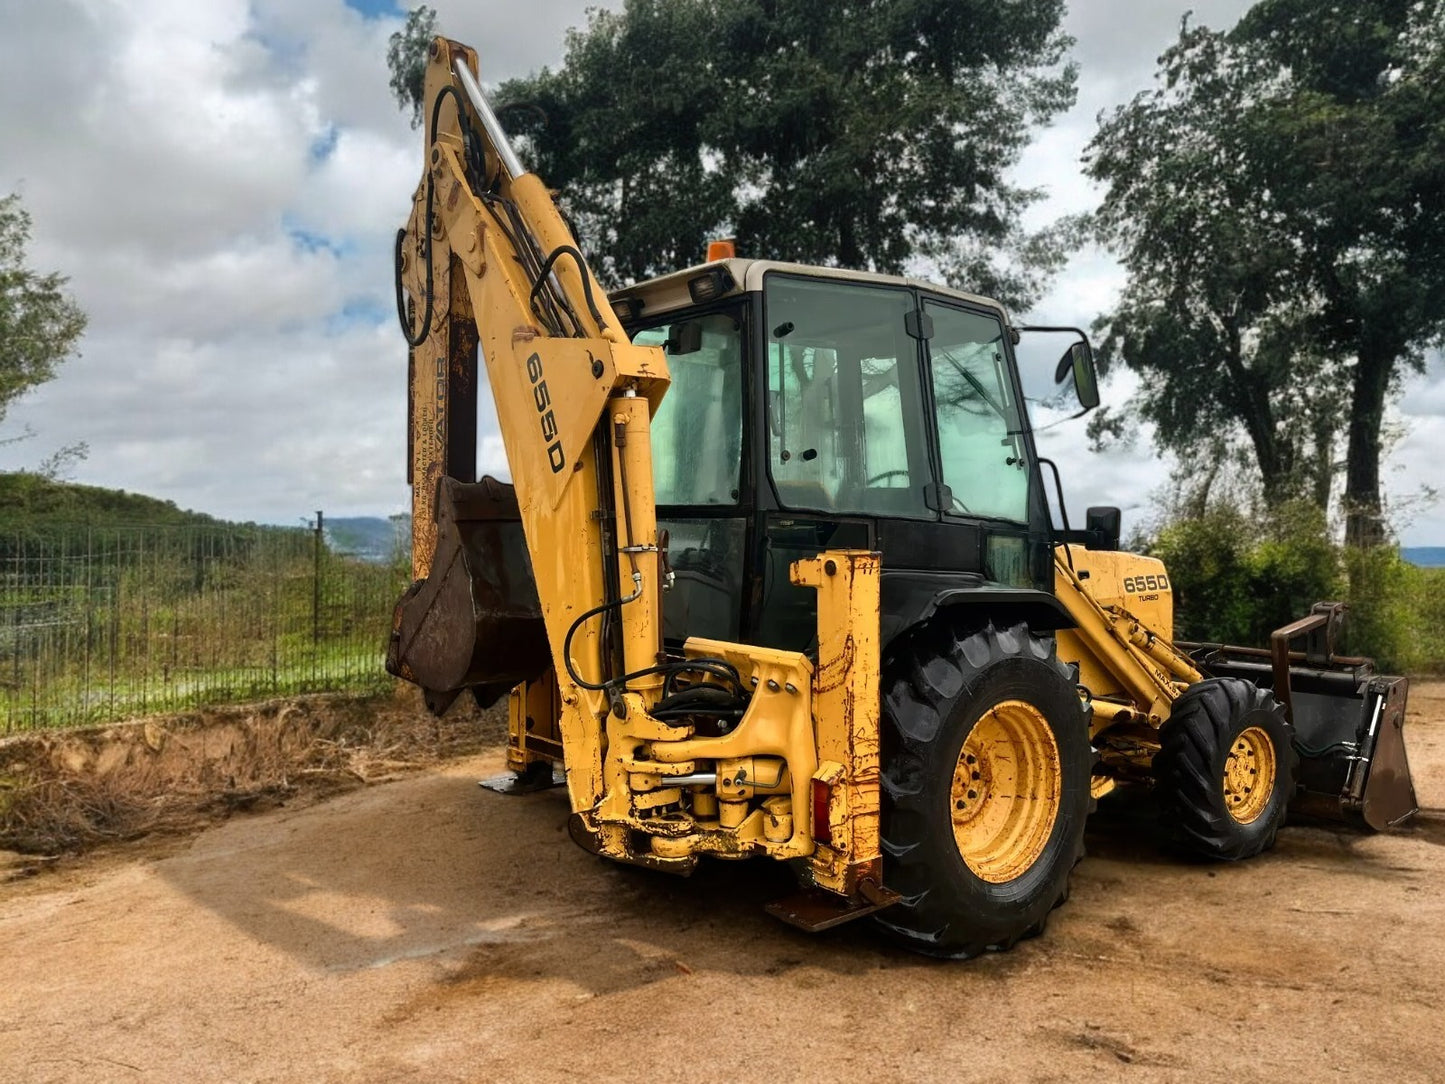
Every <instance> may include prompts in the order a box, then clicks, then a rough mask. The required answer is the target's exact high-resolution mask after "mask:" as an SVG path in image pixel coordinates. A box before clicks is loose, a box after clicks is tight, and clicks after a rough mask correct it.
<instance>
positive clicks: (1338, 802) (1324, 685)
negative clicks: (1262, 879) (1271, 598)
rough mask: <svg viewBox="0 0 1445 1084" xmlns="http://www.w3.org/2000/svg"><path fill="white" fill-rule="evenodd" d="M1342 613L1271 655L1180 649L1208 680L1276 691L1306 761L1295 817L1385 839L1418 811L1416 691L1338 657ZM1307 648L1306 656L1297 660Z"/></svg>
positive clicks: (1291, 632)
mask: <svg viewBox="0 0 1445 1084" xmlns="http://www.w3.org/2000/svg"><path fill="white" fill-rule="evenodd" d="M1344 612H1345V607H1344V605H1343V604H1342V603H1337V602H1321V603H1316V604H1315V607H1314V610H1313V612H1312V613H1311V614H1310V616H1309V617H1305V618H1302V619H1301V620H1299V621H1296V622H1295V623H1294V624H1292V625H1287V626H1285V627H1284V628H1282V629H1279V630H1277V631H1276V632H1275V633H1274V634H1273V636H1272V637H1271V638H1270V649H1269V650H1268V651H1264V650H1260V649H1257V648H1242V647H1225V646H1221V645H1216V644H1209V645H1202V644H1191V645H1181V646H1186V647H1188V648H1189V649H1190V651H1191V654H1192V655H1193V656H1194V658H1195V659H1196V661H1197V662H1198V663H1200V664H1201V665H1202V666H1203V667H1204V668H1205V669H1206V670H1207V671H1208V672H1209V673H1210V674H1213V675H1217V676H1231V677H1242V678H1245V679H1247V680H1249V681H1252V682H1254V683H1255V684H1256V685H1259V686H1261V687H1263V688H1267V689H1272V690H1273V691H1274V694H1275V698H1276V699H1278V700H1279V702H1280V703H1281V704H1282V705H1283V706H1284V709H1285V713H1286V715H1287V716H1288V717H1289V719H1290V721H1291V722H1292V723H1293V724H1294V731H1295V748H1296V750H1297V751H1298V752H1299V757H1300V764H1299V775H1298V777H1297V789H1296V792H1295V798H1294V801H1293V802H1292V803H1291V805H1290V811H1291V812H1292V813H1296V814H1300V815H1302V816H1306V817H1311V818H1315V819H1319V820H1333V821H1341V822H1344V823H1347V824H1352V825H1354V826H1355V827H1360V828H1372V829H1374V830H1375V831H1383V830H1384V829H1386V828H1391V827H1394V826H1395V825H1398V824H1400V823H1402V822H1404V821H1405V820H1408V819H1409V818H1410V817H1411V816H1413V815H1414V814H1415V813H1416V812H1418V810H1419V805H1418V803H1417V802H1416V799H1415V784H1414V781H1413V780H1412V779H1411V776H1410V761H1409V758H1408V757H1407V756H1406V753H1405V736H1404V728H1405V703H1406V698H1407V697H1408V695H1409V690H1410V682H1409V681H1408V680H1407V679H1406V678H1403V677H1387V676H1381V675H1377V674H1376V673H1375V672H1374V663H1373V662H1372V661H1371V660H1369V659H1361V658H1344V657H1341V656H1338V655H1336V654H1335V652H1334V641H1335V635H1336V633H1337V632H1338V631H1339V627H1340V624H1341V622H1342V621H1343V618H1344ZM1299 639H1304V640H1305V650H1304V651H1292V650H1291V649H1290V647H1291V643H1292V642H1293V641H1295V640H1299Z"/></svg>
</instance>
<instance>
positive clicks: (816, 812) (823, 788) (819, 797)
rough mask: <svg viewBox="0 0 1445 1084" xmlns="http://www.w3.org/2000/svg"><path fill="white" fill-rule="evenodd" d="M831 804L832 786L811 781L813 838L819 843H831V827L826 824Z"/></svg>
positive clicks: (820, 781)
mask: <svg viewBox="0 0 1445 1084" xmlns="http://www.w3.org/2000/svg"><path fill="white" fill-rule="evenodd" d="M832 804H833V784H831V783H825V782H823V780H821V779H814V780H813V838H814V839H815V840H816V841H817V842H819V843H832V842H833V831H832V826H831V825H830V824H829V823H828V807H829V806H830V805H832Z"/></svg>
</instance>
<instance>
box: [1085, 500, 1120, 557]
mask: <svg viewBox="0 0 1445 1084" xmlns="http://www.w3.org/2000/svg"><path fill="white" fill-rule="evenodd" d="M1122 519H1123V516H1122V515H1121V514H1120V512H1119V510H1118V509H1117V508H1112V507H1109V506H1107V505H1102V506H1100V507H1097V508H1090V509H1089V510H1088V511H1087V512H1085V513H1084V530H1085V531H1086V532H1087V533H1088V534H1089V543H1088V547H1087V548H1089V549H1091V550H1117V549H1118V548H1119V528H1120V526H1121V521H1122Z"/></svg>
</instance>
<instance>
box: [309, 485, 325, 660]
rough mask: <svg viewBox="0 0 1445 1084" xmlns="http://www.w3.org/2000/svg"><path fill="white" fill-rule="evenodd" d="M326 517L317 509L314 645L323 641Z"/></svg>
mask: <svg viewBox="0 0 1445 1084" xmlns="http://www.w3.org/2000/svg"><path fill="white" fill-rule="evenodd" d="M324 526H325V517H324V516H323V515H322V513H321V509H319V508H318V509H316V540H315V543H314V545H313V551H314V557H315V565H316V568H315V571H314V573H313V574H312V577H311V644H312V646H313V647H315V646H317V645H319V644H320V643H321V548H322V546H323V544H324V538H323V534H322V532H323V530H324Z"/></svg>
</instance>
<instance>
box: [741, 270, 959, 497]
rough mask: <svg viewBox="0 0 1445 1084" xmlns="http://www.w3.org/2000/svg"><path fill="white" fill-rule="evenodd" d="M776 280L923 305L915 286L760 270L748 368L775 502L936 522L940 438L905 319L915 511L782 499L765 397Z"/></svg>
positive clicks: (907, 445)
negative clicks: (912, 394) (913, 409)
mask: <svg viewBox="0 0 1445 1084" xmlns="http://www.w3.org/2000/svg"><path fill="white" fill-rule="evenodd" d="M777 280H783V281H794V282H805V283H810V284H814V285H825V286H826V285H835V286H839V287H846V288H849V289H862V290H874V291H878V292H886V293H890V294H894V295H903V296H904V297H906V298H907V299H908V301H909V303H910V306H911V308H910V309H909V310H907V311H909V312H914V313H916V312H918V311H920V306H921V300H920V296H919V291H918V290H917V289H916V288H915V287H913V286H911V285H905V284H902V283H889V282H868V281H865V280H858V279H853V278H844V277H836V278H835V277H833V276H829V275H800V274H796V273H790V272H786V271H771V270H770V271H768V272H766V273H765V274H764V275H763V281H762V285H761V288H760V289H759V290H758V293H757V297H758V311H759V326H758V330H757V333H756V335H755V338H754V342H755V343H756V348H757V350H758V351H759V354H758V357H759V361H758V362H757V363H756V364H754V365H753V366H750V369H751V370H752V372H753V373H754V374H756V375H757V376H758V379H759V380H760V384H759V386H758V387H757V389H756V394H757V400H758V403H759V411H758V415H757V417H758V419H760V420H759V421H757V424H758V425H759V432H760V433H761V434H762V440H761V441H755V442H753V443H754V444H755V446H756V447H757V448H758V450H759V452H761V454H762V458H763V460H764V471H763V474H762V478H763V480H764V481H765V483H766V485H767V487H768V490H769V492H770V493H771V495H772V498H773V502H774V506H775V507H776V508H777V509H779V510H780V511H785V512H790V513H791V512H797V513H807V514H811V515H821V516H826V517H829V518H830V519H838V518H844V519H852V520H870V519H900V520H905V519H906V520H912V521H918V522H931V523H936V522H938V521H939V518H940V517H939V511H938V509H937V508H936V507H935V505H936V504H937V503H938V502H937V501H936V500H935V497H934V494H935V493H936V491H937V486H938V476H939V469H938V440H937V433H936V423H935V421H934V420H933V419H932V418H931V410H932V386H931V381H930V380H928V379H926V377H925V373H924V364H925V355H924V351H923V344H922V342H921V341H920V340H919V339H918V338H917V336H916V335H914V334H913V333H912V332H911V331H909V330H908V327H907V325H906V324H905V327H904V328H903V329H902V330H903V332H904V335H905V337H906V338H907V339H908V341H909V342H910V343H911V344H912V345H911V356H912V364H913V368H912V370H911V373H912V376H911V379H912V380H913V382H914V387H915V389H916V392H917V398H918V407H919V409H920V410H921V412H922V413H921V419H920V421H921V424H918V425H915V426H912V427H909V426H908V425H907V418H906V414H903V415H902V416H903V417H904V422H905V424H904V428H903V436H904V449H905V454H906V455H907V457H908V461H909V468H908V469H909V474H910V477H912V478H914V479H915V480H917V481H919V482H920V483H921V488H922V490H923V496H922V498H921V500H920V502H919V505H920V506H919V507H918V508H917V509H916V510H913V511H908V512H894V511H889V512H883V511H879V510H876V509H873V510H869V509H858V508H822V507H817V506H813V505H801V504H791V503H788V502H787V501H784V500H783V498H782V496H781V494H780V492H779V490H778V483H777V480H776V479H775V478H774V476H773V446H774V440H775V438H774V434H773V431H772V426H771V425H770V424H769V422H768V410H769V401H770V396H771V395H772V390H771V385H770V380H771V375H770V364H771V357H770V353H769V345H770V344H771V343H772V342H773V341H774V340H773V338H772V334H771V327H772V320H771V318H770V317H769V315H768V296H769V289H770V287H771V286H772V285H773V284H774V283H775V281H777ZM901 353H902V352H901V351H900V354H901ZM859 361H860V363H861V361H862V359H861V358H860V359H859ZM905 364H907V359H906V358H904V357H902V356H900V357H899V358H897V365H898V370H899V373H900V382H901V378H902V372H903V367H904V366H905ZM759 370H761V372H759ZM780 391H781V389H780ZM901 391H902V388H901V387H900V392H901ZM901 405H902V404H901V395H900V408H901ZM859 424H860V425H862V424H865V423H864V420H863V416H862V415H861V414H860V416H859ZM915 461H916V462H917V464H918V467H919V469H920V470H921V471H922V472H923V476H922V477H919V476H918V475H916V474H915V473H914V470H915V467H914V464H915Z"/></svg>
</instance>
